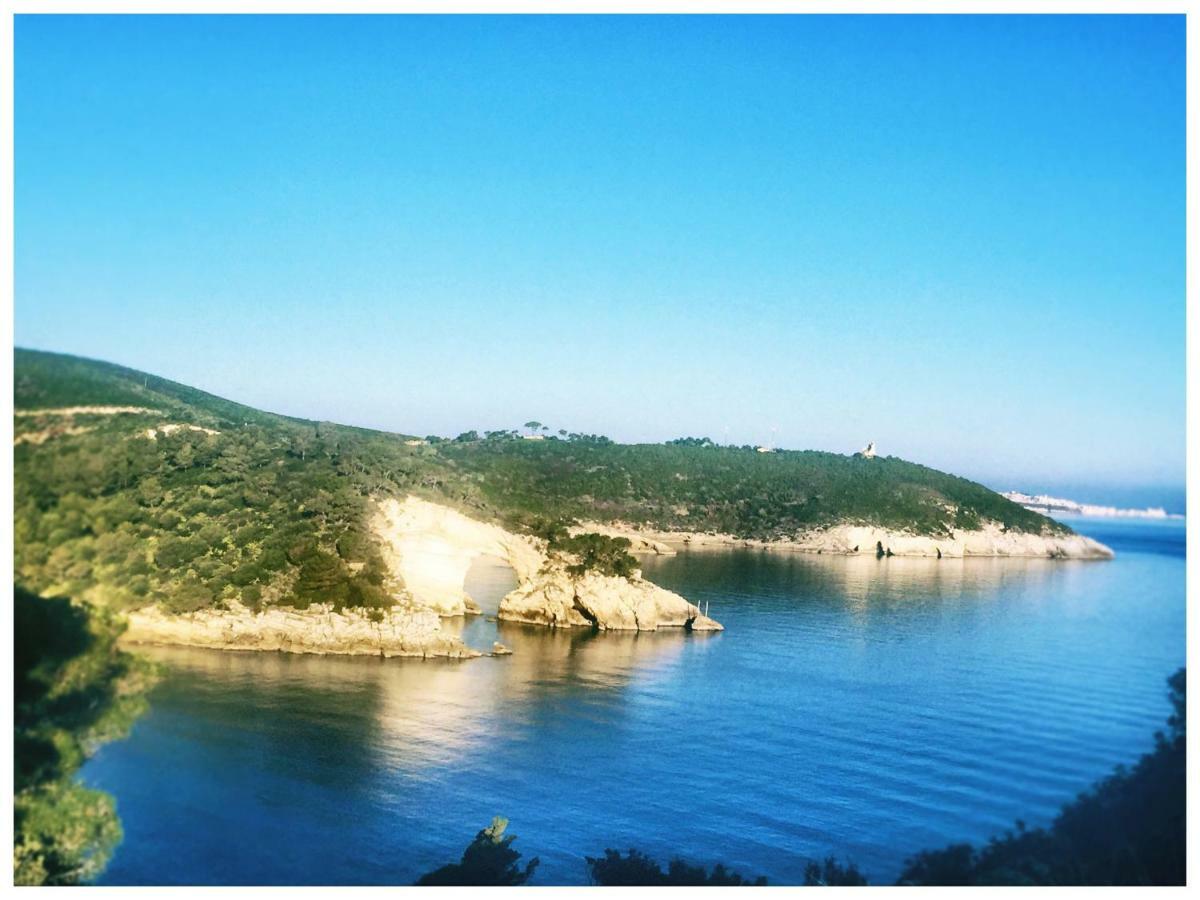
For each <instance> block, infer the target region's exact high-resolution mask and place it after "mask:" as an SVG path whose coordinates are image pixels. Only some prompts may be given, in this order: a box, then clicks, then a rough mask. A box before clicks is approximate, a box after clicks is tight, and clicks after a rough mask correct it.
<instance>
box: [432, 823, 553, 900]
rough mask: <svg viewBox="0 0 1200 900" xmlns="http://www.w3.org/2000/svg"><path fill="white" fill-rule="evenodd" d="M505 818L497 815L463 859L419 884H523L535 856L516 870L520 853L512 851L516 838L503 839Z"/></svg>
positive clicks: (441, 869)
mask: <svg viewBox="0 0 1200 900" xmlns="http://www.w3.org/2000/svg"><path fill="white" fill-rule="evenodd" d="M507 827H508V819H504V818H501V817H500V816H496V818H494V819H492V824H491V825H489V826H488V827H487V828H485V829H483V831H481V832H479V834H477V835H475V840H473V841H472V842H471V843H470V844H469V845H468V846H467V849H466V850H464V851H463V855H462V860H461V861H459V862H457V863H451V864H449V865H446V866H442V867H441V868H440V869H435V870H434V871H432V872H429V873H427V874H425V875H422V876H421V877H420V878H418V879H417V882H416V883H417V884H418V885H426V886H428V885H500V886H510V887H511V886H513V885H518V884H524V883H525V882H527V881H528V880H529V879H530V877H532V875H533V872H534V870H535V869H537V867H538V858H537V857H536V856H535V857H534V858H533V859H531V860H530V861H529V862H528V863H527V864H526V866H525V868H524V869H521V868H518V867H517V860H518V859H520V858H521V854H520V853H519V852H517V851H516V850H514V849H512V842H513V841H515V840H516V835H511V834H510V835H509V836H508V837H505V836H504V829H506V828H507Z"/></svg>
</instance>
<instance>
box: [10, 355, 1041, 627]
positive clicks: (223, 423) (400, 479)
mask: <svg viewBox="0 0 1200 900" xmlns="http://www.w3.org/2000/svg"><path fill="white" fill-rule="evenodd" d="M15 403H16V411H17V416H16V419H15V433H16V441H17V445H16V447H15V448H14V456H15V479H14V502H15V523H14V527H15V537H16V552H15V564H16V573H17V579H18V581H19V582H20V583H22V584H24V585H26V586H27V587H29V588H31V589H33V590H36V591H37V592H38V593H42V594H62V595H66V596H73V597H79V598H83V599H87V600H92V601H96V602H102V603H105V604H107V605H110V606H112V607H115V608H133V607H139V606H143V605H146V604H148V603H152V602H158V603H161V604H162V605H163V606H164V607H165V608H167V609H168V610H172V611H175V612H186V611H189V610H195V609H200V608H203V607H208V606H220V605H221V604H227V603H230V602H232V601H238V602H241V603H243V604H244V605H246V606H249V607H250V608H259V607H261V606H263V605H289V606H294V607H299V608H304V607H306V606H308V605H309V604H310V603H312V602H315V601H318V600H320V601H324V602H332V603H333V604H335V606H338V607H342V606H353V607H365V608H368V609H369V608H374V607H379V606H383V605H387V604H389V603H390V602H391V600H390V597H391V596H392V595H393V594H394V592H395V591H396V590H398V589H399V588H400V587H401V586H399V585H397V584H396V583H395V582H394V581H389V576H388V572H387V568H386V566H385V565H384V562H383V559H382V556H381V554H380V550H379V547H378V545H377V544H376V542H375V539H374V537H373V535H372V534H371V531H370V528H369V526H368V522H369V519H370V503H371V500H372V498H378V497H389V496H392V497H402V496H404V495H407V494H417V495H419V496H423V497H426V498H428V499H431V500H434V501H436V502H439V503H443V504H447V505H450V506H453V507H455V508H457V509H460V510H462V511H463V512H465V513H467V514H468V515H471V516H473V517H476V518H480V519H483V520H485V521H499V522H501V523H503V524H505V525H506V526H508V527H510V528H516V529H518V530H521V531H525V532H538V531H539V529H541V530H543V531H544V530H545V529H547V528H548V529H550V530H551V531H554V530H555V529H557V530H559V531H562V529H563V527H564V526H565V525H567V524H569V523H571V522H573V521H575V520H579V519H588V520H600V521H617V520H620V521H625V522H629V523H632V524H635V525H646V526H651V527H654V528H659V529H669V530H684V531H717V532H723V533H728V534H732V535H735V536H738V537H747V538H762V539H770V538H782V537H787V536H790V535H793V534H795V533H797V532H798V531H802V530H805V529H808V528H812V527H817V526H822V525H829V524H833V523H838V522H847V521H849V522H862V523H867V524H875V525H879V526H883V527H887V528H892V529H908V530H911V531H914V532H917V533H921V534H942V533H945V532H946V530H947V529H952V528H960V529H961V528H971V527H974V526H976V525H978V524H979V523H980V522H981V521H983V520H990V521H995V522H1000V523H1002V524H1003V525H1004V526H1005V527H1007V528H1011V529H1015V530H1019V531H1032V532H1044V531H1055V532H1060V531H1064V530H1065V529H1064V528H1063V527H1062V526H1060V525H1057V524H1055V523H1053V522H1051V521H1050V520H1049V519H1046V518H1044V517H1042V516H1040V515H1038V514H1036V513H1032V512H1029V511H1028V510H1026V509H1024V508H1023V507H1021V506H1019V505H1017V504H1015V503H1012V502H1011V501H1008V500H1006V499H1005V498H1003V497H1001V496H999V495H998V494H996V493H993V492H992V491H990V490H988V489H987V488H985V487H983V486H982V485H978V484H975V483H973V482H970V481H967V480H965V479H962V478H956V477H954V476H951V475H946V474H944V473H941V472H936V471H934V470H932V469H928V468H926V467H924V466H919V465H916V464H913V463H909V462H905V461H903V460H899V459H891V458H887V459H873V460H865V459H860V458H855V457H845V456H839V455H836V454H831V453H817V452H811V451H805V452H790V451H788V452H778V453H769V454H763V453H757V452H754V449H753V448H733V447H717V446H714V445H712V443H711V442H710V441H706V440H698V441H696V440H693V441H685V442H683V443H678V442H675V443H671V444H668V445H632V446H631V445H621V444H614V443H613V442H612V441H610V440H608V439H607V438H603V437H601V436H597V435H588V434H578V433H570V434H568V433H560V434H557V435H556V434H547V435H541V432H543V431H546V430H547V429H546V427H545V426H542V425H541V424H540V423H534V424H536V425H537V429H536V430H537V432H538V434H539V436H540V437H541V439H539V440H526V439H523V438H522V437H521V436H520V435H519V434H517V433H516V432H515V431H493V432H488V433H487V434H486V435H485V436H483V437H480V436H479V434H478V433H476V432H466V433H464V434H463V435H460V436H459V437H458V438H457V439H455V440H443V439H439V438H428V439H417V438H414V437H412V436H406V435H397V434H388V433H383V432H376V431H369V430H365V429H360V428H350V427H347V426H341V425H334V424H331V423H327V422H309V421H304V420H299V419H294V418H288V417H285V416H278V415H274V414H271V413H266V412H261V411H259V410H254V409H251V408H250V407H247V406H243V405H241V404H238V403H233V402H231V401H228V400H223V399H221V398H218V397H214V396H212V395H211V394H206V393H204V392H202V391H198V390H196V389H194V388H190V387H187V386H184V385H180V384H176V383H174V382H171V381H167V380H166V379H162V378H157V377H155V376H152V375H147V374H144V373H141V372H137V371H134V370H132V369H126V368H123V367H120V366H115V365H111V364H108V363H101V362H94V361H91V360H84V359H79V358H77V357H71V356H63V355H59V354H51V353H42V352H36V351H29V350H17V351H16V353H15ZM63 410H70V411H69V412H63ZM531 430H534V429H532V428H531ZM547 523H549V524H547ZM557 540H558V541H559V542H560V543H559V548H558V549H560V550H562V551H563V552H565V553H568V554H570V555H571V556H572V558H573V559H574V560H576V562H574V563H573V565H576V566H578V567H583V569H589V570H598V571H602V572H604V573H606V574H624V573H627V572H628V571H632V568H633V567H634V565H635V564H634V563H633V561H632V557H630V556H629V555H628V552H627V550H628V548H627V547H622V546H620V545H619V539H617V540H614V539H611V538H604V539H601V538H600V536H598V535H577V536H576V537H574V538H569V537H566V536H565V533H564V534H562V535H559V537H558V538H557ZM581 571H582V569H581Z"/></svg>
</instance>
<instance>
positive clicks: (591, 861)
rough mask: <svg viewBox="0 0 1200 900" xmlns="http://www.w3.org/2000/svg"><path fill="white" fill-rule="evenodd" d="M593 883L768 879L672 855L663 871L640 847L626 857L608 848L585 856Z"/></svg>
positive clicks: (760, 881) (737, 882)
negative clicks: (707, 867) (593, 854)
mask: <svg viewBox="0 0 1200 900" xmlns="http://www.w3.org/2000/svg"><path fill="white" fill-rule="evenodd" d="M584 859H586V860H587V864H588V871H589V873H590V875H591V879H592V883H593V884H599V885H605V886H609V887H615V886H620V887H633V886H647V885H650V886H664V885H687V886H700V885H707V886H715V885H722V886H735V887H736V886H741V885H756V886H762V885H765V884H766V883H767V879H766V878H764V877H762V876H759V877H758V878H756V879H754V880H753V881H752V880H750V879H749V878H743V877H742V876H741V875H739V874H738V873H737V872H734V871H732V870H730V869H726V868H725V866H724V864H722V863H717V864H716V865H715V866H713V868H712V871H711V872H708V871H707V870H706V869H705V868H704V866H699V865H692V864H690V863H686V862H684V861H683V860H682V859H679V858H675V859H673V860H671V861H670V863H668V864H667V870H666V871H665V872H664V871H663V869H662V866H660V865H659V864H658V863H657V862H655V861H654V860H653V859H651V858H650V857H649V856H647V855H646V854H644V853H642V852H641V851H640V850H634V849H630V851H629V854H628V855H627V856H622V855H621V853H620V851H618V850H613V849H612V848H609V849H607V850H605V851H604V856H600V857H596V856H585V857H584Z"/></svg>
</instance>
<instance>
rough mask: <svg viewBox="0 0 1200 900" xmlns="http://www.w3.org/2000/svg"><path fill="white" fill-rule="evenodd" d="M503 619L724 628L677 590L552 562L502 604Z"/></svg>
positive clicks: (608, 627)
mask: <svg viewBox="0 0 1200 900" xmlns="http://www.w3.org/2000/svg"><path fill="white" fill-rule="evenodd" d="M499 617H500V618H501V619H505V620H507V621H510V622H527V623H530V624H534V625H548V626H550V627H552V628H571V627H588V626H590V627H593V628H599V629H601V630H604V631H657V630H658V629H660V628H690V629H691V630H693V631H721V630H722V626H721V625H720V624H719V623H717V622H715V621H713V620H712V619H710V618H708V617H707V616H705V615H703V614H702V613H701V611H700V609H699V608H698V607H696V606H694V605H693V604H691V603H688V602H687V601H686V600H684V599H683V598H682V597H680V596H679V595H678V594H675V593H672V592H671V591H668V590H665V589H663V588H660V587H659V586H658V585H656V584H652V583H650V582H649V581H646V580H645V579H643V578H641V577H640V576H639V577H634V578H629V579H626V578H616V577H612V576H607V575H599V574H596V573H588V574H585V575H581V576H573V575H571V574H570V573H569V572H567V570H566V568H565V566H563V565H561V564H556V563H550V564H548V565H547V566H546V567H545V568H543V569H542V570H541V571H539V572H538V573H537V576H536V577H535V578H533V579H531V580H529V581H528V582H525V583H523V584H522V585H521V586H520V587H518V588H517V589H516V590H515V591H513V592H511V593H510V594H508V595H507V596H506V597H505V598H504V599H503V600H502V601H501V602H500V614H499Z"/></svg>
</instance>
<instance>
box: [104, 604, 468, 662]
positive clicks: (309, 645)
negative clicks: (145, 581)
mask: <svg viewBox="0 0 1200 900" xmlns="http://www.w3.org/2000/svg"><path fill="white" fill-rule="evenodd" d="M377 618H379V621H374V620H373V619H372V618H371V617H370V615H369V614H368V613H367V611H365V610H358V609H343V610H341V611H335V610H334V609H333V608H332V606H329V605H325V604H321V605H313V606H311V607H309V608H308V609H306V610H297V609H291V608H285V607H278V606H275V607H269V608H267V609H264V610H261V611H258V612H255V611H254V610H251V609H248V608H247V607H245V606H242V605H241V604H240V603H237V602H233V603H231V604H230V605H229V608H228V609H201V610H197V611H196V612H191V613H182V614H180V615H171V614H169V613H165V612H163V611H162V610H161V609H159V608H158V607H146V608H144V609H139V610H134V611H132V612H130V613H127V614H126V620H127V622H128V627H127V629H126V631H125V633H124V634H123V635H122V637H121V639H122V641H124V642H125V643H127V644H157V645H165V646H178V647H205V648H208V649H212V650H248V651H276V652H280V653H311V654H316V655H325V654H340V655H344V656H381V657H384V658H391V657H415V658H421V659H435V658H442V659H472V658H474V657H477V656H483V655H484V654H482V653H480V652H479V651H478V650H474V649H472V648H471V647H468V646H467V645H466V644H464V643H463V642H462V641H461V640H460V639H458V638H457V637H453V636H451V635H449V634H446V633H445V632H444V631H442V630H441V621H440V618H439V616H438V615H437V614H436V613H434V612H432V611H430V610H425V609H413V608H408V607H403V606H395V607H393V608H392V609H390V610H386V611H382V612H381V615H380V616H377Z"/></svg>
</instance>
